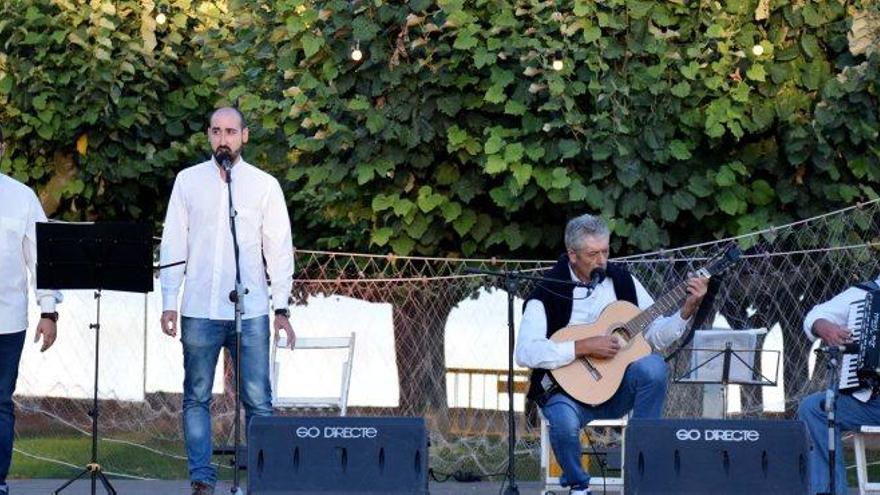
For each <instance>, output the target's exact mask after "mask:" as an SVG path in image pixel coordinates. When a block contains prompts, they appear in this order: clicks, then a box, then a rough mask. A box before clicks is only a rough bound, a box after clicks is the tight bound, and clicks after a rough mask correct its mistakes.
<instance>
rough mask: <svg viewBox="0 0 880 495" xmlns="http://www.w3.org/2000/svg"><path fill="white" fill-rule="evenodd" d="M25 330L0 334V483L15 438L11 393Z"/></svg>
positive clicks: (5, 472)
mask: <svg viewBox="0 0 880 495" xmlns="http://www.w3.org/2000/svg"><path fill="white" fill-rule="evenodd" d="M24 335H25V332H16V333H9V334H0V485H3V484H5V483H6V475H8V474H9V465H10V464H11V463H12V440H13V438H15V408H14V406H13V404H12V393H13V392H15V381H16V380H17V379H18V363H19V362H20V361H21V351H22V349H24Z"/></svg>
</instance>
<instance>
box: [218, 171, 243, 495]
mask: <svg viewBox="0 0 880 495" xmlns="http://www.w3.org/2000/svg"><path fill="white" fill-rule="evenodd" d="M222 166H223V169H224V170H225V171H226V186H227V192H228V193H229V229H230V230H231V231H232V248H233V252H234V254H235V289H233V290H232V291H231V292H230V293H229V300H230V301H232V303H233V304H234V305H235V420H234V421H235V422H234V424H233V431H234V437H235V440H234V444H233V447H232V464H233V475H232V490H230V491H231V492H232V493H233V495H239V494H241V493H242V491H241V487H240V485H239V483H240V478H241V474H240V471H239V467H240V465H241V464H240V462H239V454H240V452H239V451H238V450H239V447H240V445H241V425H240V424H239V423H240V422H241V315H242V313H243V312H244V308H243V307H242V299H243V297H244V295H245V294H247V293H248V290H247V289H246V288H245V287H244V285H242V283H241V266H240V263H239V248H238V235H237V234H236V232H235V217H236V216H238V213H237V212H236V211H235V206H234V205H233V203H232V164H230V163H229V159H228V158H226V159H224V160H222Z"/></svg>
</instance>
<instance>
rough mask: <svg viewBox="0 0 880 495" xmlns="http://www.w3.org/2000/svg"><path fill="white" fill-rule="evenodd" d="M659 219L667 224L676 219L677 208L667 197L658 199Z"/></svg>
mask: <svg viewBox="0 0 880 495" xmlns="http://www.w3.org/2000/svg"><path fill="white" fill-rule="evenodd" d="M660 218H662V219H663V220H665V221H667V222H674V221H675V219H676V218H678V208H677V207H676V206H675V203H673V201H672V200H671V199H670V198H669V197H668V196H664V197H663V198H661V199H660Z"/></svg>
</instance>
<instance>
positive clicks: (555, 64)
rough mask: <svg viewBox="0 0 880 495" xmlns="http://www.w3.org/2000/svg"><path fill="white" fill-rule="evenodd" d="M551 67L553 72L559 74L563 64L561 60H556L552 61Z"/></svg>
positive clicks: (563, 66)
mask: <svg viewBox="0 0 880 495" xmlns="http://www.w3.org/2000/svg"><path fill="white" fill-rule="evenodd" d="M552 66H553V70H555V71H556V72H559V71H561V70H562V69H564V68H565V62H563V61H562V59H561V58H557V59H555V60H554V61H553V64H552Z"/></svg>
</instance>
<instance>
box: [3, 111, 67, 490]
mask: <svg viewBox="0 0 880 495" xmlns="http://www.w3.org/2000/svg"><path fill="white" fill-rule="evenodd" d="M5 151H6V141H5V140H4V137H3V129H2V128H0V161H2V160H3V153H4V152H5ZM45 221H46V214H45V213H44V212H43V206H42V205H41V204H40V200H39V199H38V198H37V195H36V194H35V193H34V191H33V190H32V189H31V188H29V187H28V186H26V185H24V184H22V183H21V182H18V181H17V180H15V179H13V178H11V177H9V176H7V175H4V174H3V173H2V172H0V495H9V486H7V484H6V476H7V475H8V474H9V466H10V465H11V463H12V442H13V438H14V437H15V406H14V404H13V402H12V394H13V393H14V392H15V382H16V381H17V379H18V366H19V363H20V362H21V354H22V351H23V350H24V340H25V339H24V337H25V333H26V330H27V326H28V321H27V314H28V296H27V291H28V275H27V274H28V272H30V274H31V280H32V282H33V284H34V288H35V292H36V297H37V302H38V303H39V305H40V310H41V311H42V313H41V314H40V320H39V321H38V322H37V328H36V332H35V335H34V342H38V341H39V340H40V339H41V338H42V339H43V345H42V347H41V348H40V351H41V352H43V351H46V350H47V349H49V348H50V347H52V344H53V343H55V336H56V322H57V321H58V313H57V312H56V311H55V305H56V304H57V303H60V302H61V300H62V296H61V293H60V292H57V291H51V290H40V289H36V285H37V283H36V278H37V269H36V263H37V235H36V234H37V231H36V230H37V222H45Z"/></svg>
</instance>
